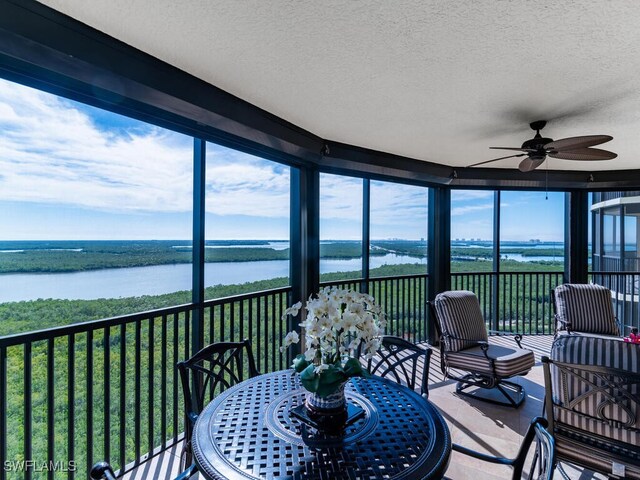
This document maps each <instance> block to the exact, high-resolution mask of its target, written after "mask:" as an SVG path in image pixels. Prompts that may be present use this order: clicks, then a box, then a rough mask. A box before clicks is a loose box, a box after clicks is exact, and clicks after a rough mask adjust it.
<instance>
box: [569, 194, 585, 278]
mask: <svg viewBox="0 0 640 480" xmlns="http://www.w3.org/2000/svg"><path fill="white" fill-rule="evenodd" d="M588 215H589V194H588V192H586V191H582V190H571V191H569V192H566V193H565V215H564V248H565V255H564V282H565V283H587V282H588V280H589V253H588V251H589V242H588V226H589V225H588V224H589V217H588Z"/></svg>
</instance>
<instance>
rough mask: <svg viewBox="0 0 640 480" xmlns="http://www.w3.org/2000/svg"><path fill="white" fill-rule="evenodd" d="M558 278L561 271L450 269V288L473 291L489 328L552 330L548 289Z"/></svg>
mask: <svg viewBox="0 0 640 480" xmlns="http://www.w3.org/2000/svg"><path fill="white" fill-rule="evenodd" d="M562 278H563V273H562V272H500V273H496V272H482V273H452V274H451V288H452V289H453V290H470V291H472V292H474V293H475V294H476V295H477V296H478V300H479V301H480V308H481V309H482V312H483V315H484V318H485V321H486V323H487V326H488V327H489V328H491V329H493V330H498V331H503V332H511V333H523V334H550V333H553V332H554V330H555V327H554V320H553V305H552V303H551V290H552V289H553V288H555V287H556V286H557V285H560V284H561V283H562Z"/></svg>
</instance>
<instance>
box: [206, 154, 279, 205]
mask: <svg viewBox="0 0 640 480" xmlns="http://www.w3.org/2000/svg"><path fill="white" fill-rule="evenodd" d="M208 148H209V151H210V153H209V154H208V155H207V197H206V198H207V203H206V210H207V212H208V213H214V214H216V215H223V216H226V215H252V216H260V217H288V216H289V190H290V185H289V182H290V176H289V169H288V168H286V167H281V166H280V165H278V164H276V163H273V162H269V161H267V160H262V159H260V158H257V157H252V156H251V155H244V154H241V153H239V152H230V151H229V150H227V149H222V148H221V147H216V146H213V145H210V146H209V145H208Z"/></svg>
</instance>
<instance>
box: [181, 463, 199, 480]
mask: <svg viewBox="0 0 640 480" xmlns="http://www.w3.org/2000/svg"><path fill="white" fill-rule="evenodd" d="M196 473H198V468H197V467H196V464H195V463H192V464H191V465H190V466H189V468H187V469H186V470H185V471H184V472H182V473H181V474H180V475H178V476H177V477H176V478H175V480H186V479H187V478H191V477H192V476H194V475H195V474H196Z"/></svg>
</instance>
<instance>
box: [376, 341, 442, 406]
mask: <svg viewBox="0 0 640 480" xmlns="http://www.w3.org/2000/svg"><path fill="white" fill-rule="evenodd" d="M430 362H431V349H430V348H423V347H420V346H418V345H416V344H414V343H411V342H409V341H407V340H404V339H403V338H400V337H394V336H391V335H385V336H384V337H382V345H381V347H380V350H379V351H378V353H377V354H376V355H375V356H374V357H373V358H371V359H369V362H368V365H367V368H368V370H369V373H371V374H373V375H378V376H380V377H385V378H390V379H391V380H393V381H395V382H397V383H400V384H402V385H406V386H407V387H409V388H410V389H412V390H415V389H416V387H420V393H421V394H422V395H424V396H426V397H428V396H429V364H430Z"/></svg>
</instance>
